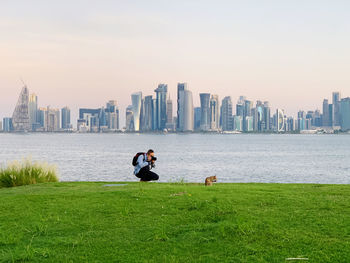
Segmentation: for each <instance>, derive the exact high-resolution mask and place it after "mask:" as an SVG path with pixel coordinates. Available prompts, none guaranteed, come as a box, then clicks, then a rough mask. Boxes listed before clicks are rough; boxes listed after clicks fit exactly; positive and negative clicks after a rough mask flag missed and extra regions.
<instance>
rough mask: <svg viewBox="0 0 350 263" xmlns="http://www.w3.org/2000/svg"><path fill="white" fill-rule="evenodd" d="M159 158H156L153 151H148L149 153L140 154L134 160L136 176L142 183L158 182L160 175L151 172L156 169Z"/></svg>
mask: <svg viewBox="0 0 350 263" xmlns="http://www.w3.org/2000/svg"><path fill="white" fill-rule="evenodd" d="M156 160H157V158H156V157H155V156H154V151H153V150H151V149H150V150H148V151H147V153H138V154H136V155H135V157H134V160H133V165H134V167H135V168H134V174H135V176H136V177H138V178H140V182H147V181H153V180H158V179H159V176H158V174H156V173H154V172H152V171H151V169H152V168H155V164H154V163H155V161H156Z"/></svg>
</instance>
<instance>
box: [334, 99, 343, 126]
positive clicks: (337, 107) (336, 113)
mask: <svg viewBox="0 0 350 263" xmlns="http://www.w3.org/2000/svg"><path fill="white" fill-rule="evenodd" d="M332 98H333V100H332V103H333V124H334V126H340V118H341V115H340V101H341V97H340V92H333V94H332Z"/></svg>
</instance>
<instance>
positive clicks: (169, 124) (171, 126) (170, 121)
mask: <svg viewBox="0 0 350 263" xmlns="http://www.w3.org/2000/svg"><path fill="white" fill-rule="evenodd" d="M166 117H167V121H166V128H167V130H170V131H174V130H175V123H174V117H173V101H172V100H171V99H170V98H169V99H168V100H167V101H166Z"/></svg>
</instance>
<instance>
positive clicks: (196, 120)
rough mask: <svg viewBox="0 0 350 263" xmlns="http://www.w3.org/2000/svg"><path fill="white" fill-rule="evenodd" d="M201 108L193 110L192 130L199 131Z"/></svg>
mask: <svg viewBox="0 0 350 263" xmlns="http://www.w3.org/2000/svg"><path fill="white" fill-rule="evenodd" d="M201 111H202V109H201V107H195V108H194V130H195V131H199V130H200V127H201Z"/></svg>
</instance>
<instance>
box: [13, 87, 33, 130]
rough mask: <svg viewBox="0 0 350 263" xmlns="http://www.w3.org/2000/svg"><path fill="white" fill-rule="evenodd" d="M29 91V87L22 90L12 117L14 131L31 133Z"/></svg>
mask: <svg viewBox="0 0 350 263" xmlns="http://www.w3.org/2000/svg"><path fill="white" fill-rule="evenodd" d="M28 104H29V91H28V88H27V86H24V87H23V88H22V91H21V93H20V95H19V98H18V101H17V104H16V108H15V110H14V112H13V115H12V125H13V130H14V131H30V130H31V126H30V122H29V105H28Z"/></svg>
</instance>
